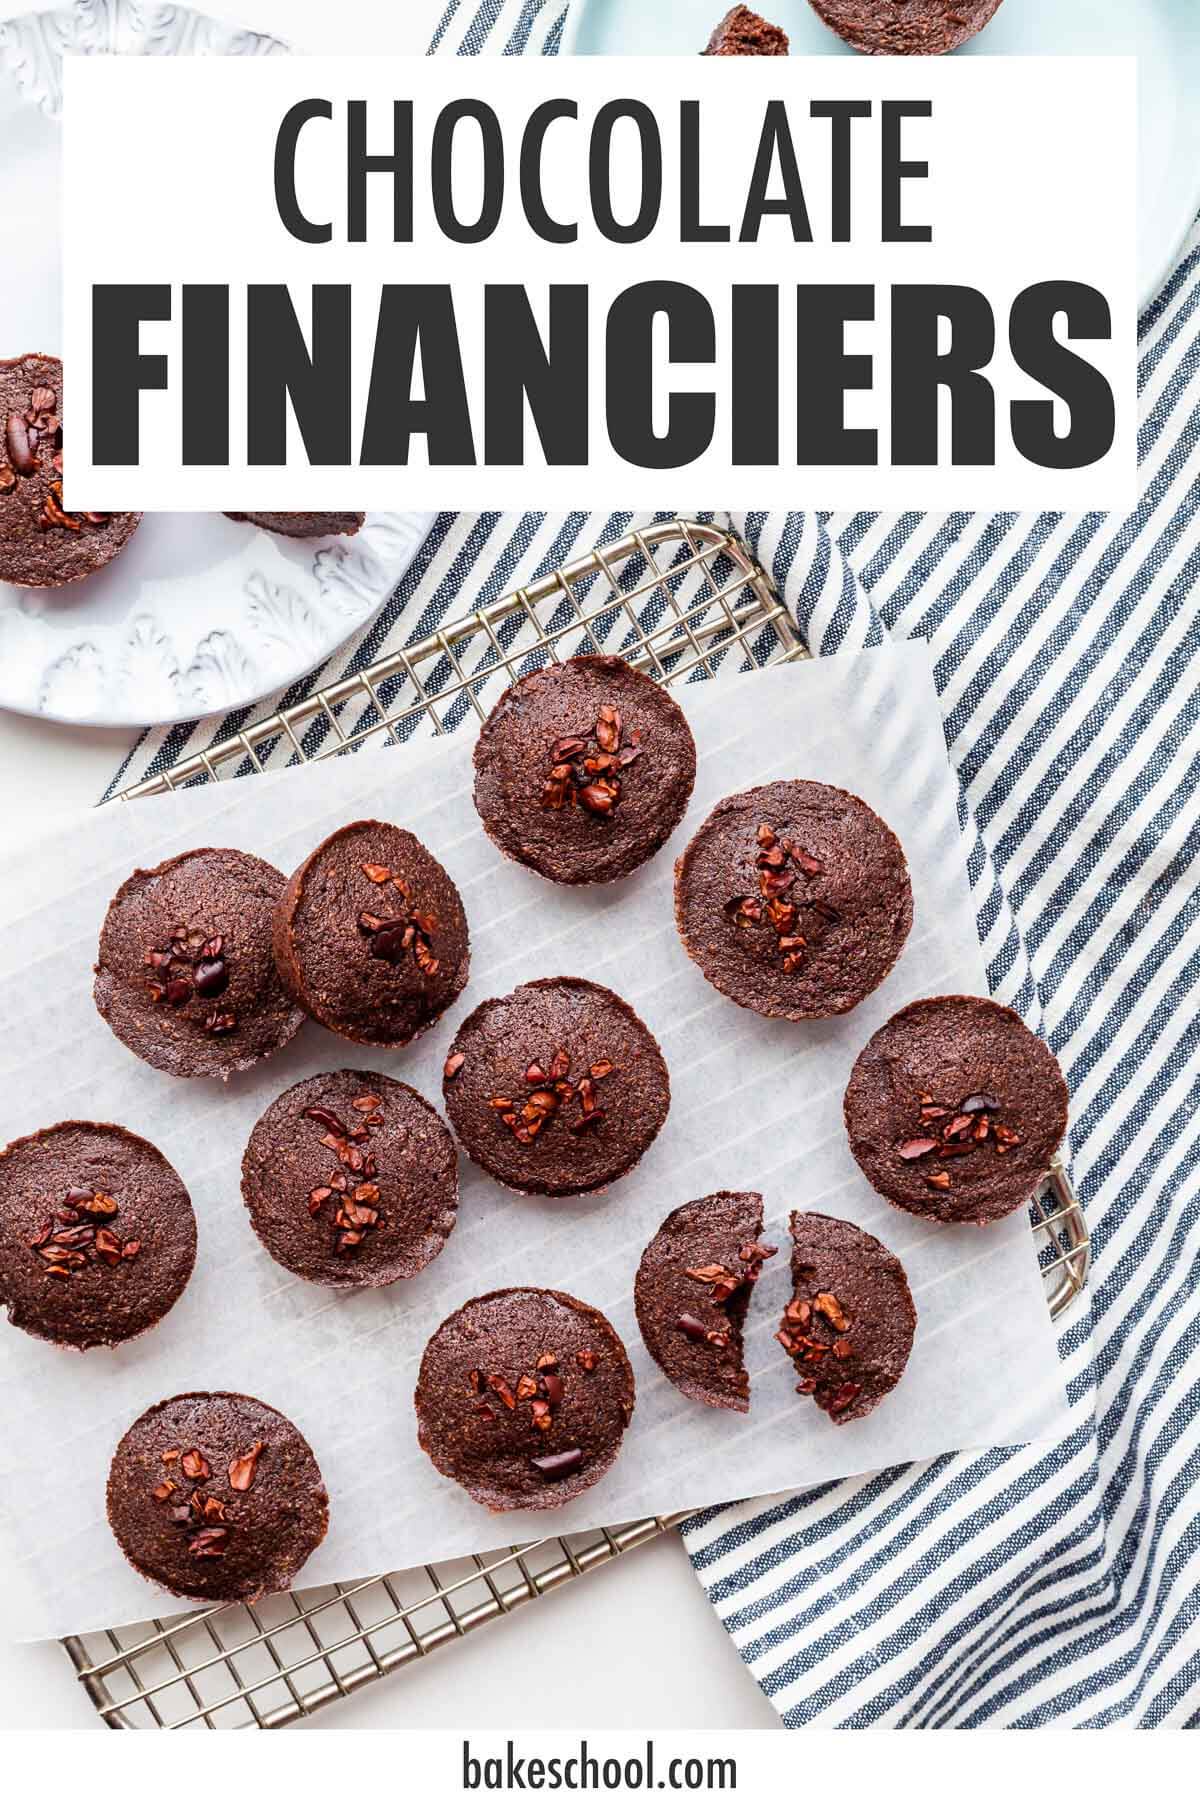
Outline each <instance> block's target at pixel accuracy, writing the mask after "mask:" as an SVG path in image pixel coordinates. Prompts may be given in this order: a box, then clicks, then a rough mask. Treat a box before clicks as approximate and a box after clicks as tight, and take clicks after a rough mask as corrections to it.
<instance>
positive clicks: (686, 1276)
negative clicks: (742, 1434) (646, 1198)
mask: <svg viewBox="0 0 1200 1800" xmlns="http://www.w3.org/2000/svg"><path fill="white" fill-rule="evenodd" d="M762 1212H763V1207H762V1195H761V1194H753V1193H732V1192H728V1191H724V1192H721V1193H717V1194H705V1195H704V1197H703V1198H702V1199H700V1200H689V1201H688V1202H687V1203H686V1204H685V1205H683V1206H677V1207H676V1208H675V1210H674V1212H671V1213H668V1214H667V1217H666V1218H665V1219H664V1220H663V1222H662V1224H661V1225H660V1226H659V1229H658V1231H657V1232H656V1233H655V1235H654V1237H653V1238H651V1240H650V1242H649V1244H647V1246H646V1248H645V1250H644V1252H643V1254H642V1260H641V1262H640V1263H639V1265H638V1272H637V1278H636V1280H635V1282H634V1305H635V1307H636V1310H637V1321H638V1325H639V1326H640V1328H641V1333H642V1338H643V1340H644V1341H645V1345H646V1348H647V1350H649V1352H650V1354H651V1356H652V1357H653V1358H654V1360H655V1362H656V1363H657V1364H658V1366H659V1368H660V1369H661V1370H662V1372H663V1374H664V1375H665V1376H666V1377H667V1379H668V1380H669V1381H671V1382H673V1383H674V1384H675V1386H676V1387H677V1388H678V1389H679V1391H680V1393H682V1394H686V1395H687V1397H688V1399H689V1400H702V1401H703V1402H704V1404H705V1405H706V1406H718V1407H726V1408H728V1409H729V1410H730V1411H733V1412H743V1413H744V1412H749V1410H750V1377H749V1375H748V1374H747V1372H746V1367H745V1363H744V1360H743V1346H742V1329H743V1326H744V1325H745V1321H746V1311H747V1308H748V1306H749V1304H750V1295H751V1292H752V1290H753V1287H754V1284H755V1282H756V1281H757V1280H758V1277H759V1275H760V1274H761V1272H762V1266H763V1263H764V1262H765V1261H766V1260H767V1258H768V1257H770V1256H774V1255H775V1250H776V1246H775V1245H774V1244H763V1243H760V1242H759V1238H760V1236H761V1234H762Z"/></svg>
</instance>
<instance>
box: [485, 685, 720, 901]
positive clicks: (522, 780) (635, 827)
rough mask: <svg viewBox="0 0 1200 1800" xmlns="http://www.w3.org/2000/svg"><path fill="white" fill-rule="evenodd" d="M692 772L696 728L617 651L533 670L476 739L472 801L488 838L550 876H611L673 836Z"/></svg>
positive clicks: (499, 705)
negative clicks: (618, 654) (473, 800)
mask: <svg viewBox="0 0 1200 1800" xmlns="http://www.w3.org/2000/svg"><path fill="white" fill-rule="evenodd" d="M695 779H696V745H695V742H694V740H693V738H692V732H691V727H690V726H689V725H688V722H687V720H686V719H685V717H684V715H683V713H682V712H681V711H680V709H679V707H678V706H677V705H676V703H675V701H674V700H673V699H672V698H671V696H670V694H668V693H667V691H666V689H665V688H664V687H662V686H660V684H659V683H658V682H657V681H651V679H650V677H649V676H648V675H640V674H639V673H638V671H637V670H636V669H632V668H630V666H629V664H628V663H627V662H625V661H623V660H622V658H621V657H619V656H576V657H572V659H571V660H570V661H569V662H565V663H552V664H550V665H549V667H547V668H545V669H535V670H534V671H533V673H532V674H530V675H526V676H524V677H523V678H522V680H520V681H518V682H517V683H516V685H515V687H511V688H509V690H508V691H507V693H505V694H503V695H502V696H501V698H500V699H499V701H498V702H497V703H496V706H495V707H494V709H493V711H492V714H491V717H490V718H489V719H488V721H487V723H486V724H485V726H484V727H483V730H482V731H481V732H480V734H479V739H478V741H477V743H476V745H475V806H476V809H477V810H478V813H479V817H480V818H481V820H482V821H483V827H484V830H485V831H486V832H487V834H488V836H489V837H490V838H491V839H492V841H493V843H495V844H496V845H498V847H499V848H500V849H501V850H502V851H503V852H504V854H505V855H506V856H509V857H511V858H512V859H513V860H514V862H519V863H524V864H525V865H526V867H527V868H530V869H534V870H536V872H537V873H538V874H539V875H544V876H545V877H546V878H547V880H549V881H561V882H568V883H578V882H591V881H615V880H617V879H618V878H619V877H620V876H622V875H628V874H630V873H631V872H632V871H633V870H634V869H636V868H639V867H640V866H641V864H642V863H644V862H646V861H648V859H649V858H650V857H652V856H653V855H654V853H655V851H656V850H659V849H661V847H662V845H663V844H665V843H666V841H667V839H668V838H669V837H670V835H671V833H672V832H673V831H674V829H675V827H676V826H677V825H678V823H679V821H680V819H682V817H683V815H684V811H685V810H686V807H687V803H688V799H689V797H690V795H691V792H692V784H693V782H694V781H695Z"/></svg>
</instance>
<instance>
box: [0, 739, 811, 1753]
mask: <svg viewBox="0 0 1200 1800" xmlns="http://www.w3.org/2000/svg"><path fill="white" fill-rule="evenodd" d="M130 742H131V739H130V738H129V737H128V736H127V735H126V734H124V733H120V732H106V731H90V730H79V729H73V728H69V727H64V726H59V725H48V724H45V723H43V722H41V721H39V720H36V719H23V718H17V717H15V716H13V715H12V714H0V818H2V819H3V820H4V824H5V829H6V830H7V831H9V832H10V833H15V832H21V831H27V832H29V833H30V835H31V836H36V832H37V825H38V821H39V820H42V819H46V818H48V817H49V816H51V815H52V814H57V813H61V812H63V811H70V810H73V809H76V808H78V807H81V806H90V805H92V804H94V802H95V801H96V799H97V798H98V796H99V795H100V793H101V792H102V791H103V789H104V787H105V785H106V784H107V782H108V780H109V779H110V777H111V776H112V774H113V771H114V770H115V769H116V767H117V765H118V763H119V762H120V760H121V757H122V756H123V755H124V753H125V750H126V749H127V747H128V744H129V743H130ZM0 1329H5V1327H4V1326H3V1325H2V1324H0ZM3 1637H4V1632H3V1602H2V1601H0V1730H3V1729H5V1728H9V1729H15V1728H17V1727H29V1728H33V1727H47V1726H75V1727H78V1728H81V1729H86V1728H87V1727H89V1726H91V1727H94V1728H96V1729H100V1726H99V1722H98V1720H97V1719H96V1717H95V1714H94V1713H93V1711H92V1708H91V1705H90V1703H89V1701H88V1700H87V1698H86V1696H85V1695H84V1694H83V1693H82V1692H81V1691H79V1689H78V1688H77V1686H76V1684H75V1683H74V1681H73V1679H72V1675H71V1670H70V1667H69V1665H68V1663H67V1660H66V1657H65V1655H64V1653H63V1651H62V1650H61V1649H59V1647H58V1646H57V1645H56V1644H38V1645H14V1644H10V1643H7V1642H5V1641H3ZM547 1669H559V1670H571V1671H575V1672H576V1673H577V1679H572V1680H569V1681H560V1682H556V1684H555V1702H554V1719H553V1721H552V1723H553V1724H554V1725H555V1726H556V1727H558V1728H563V1729H574V1728H577V1727H578V1728H589V1729H593V1730H595V1729H598V1728H600V1727H605V1726H607V1727H611V1728H613V1729H618V1728H622V1727H628V1728H638V1729H640V1728H658V1729H661V1730H667V1729H670V1728H672V1727H674V1728H679V1729H697V1728H701V1727H712V1728H718V1727H725V1728H728V1729H738V1728H742V1729H749V1728H753V1727H756V1726H757V1727H762V1726H770V1725H775V1724H777V1723H778V1721H777V1719H776V1715H775V1713H774V1711H773V1709H772V1708H771V1706H770V1705H769V1704H768V1702H767V1701H766V1700H765V1699H764V1698H763V1696H762V1694H761V1693H760V1692H759V1690H758V1688H757V1687H756V1686H755V1684H754V1682H753V1681H752V1680H751V1678H750V1676H749V1675H748V1674H747V1673H746V1671H745V1670H744V1669H743V1667H742V1665H741V1663H740V1661H739V1659H738V1656H737V1653H736V1652H735V1651H734V1649H733V1647H732V1646H731V1644H730V1642H729V1640H728V1638H727V1637H726V1635H725V1632H724V1631H723V1629H722V1628H721V1626H720V1625H719V1624H718V1622H717V1619H716V1617H715V1615H714V1613H713V1612H712V1610H711V1608H710V1607H709V1605H708V1602H707V1600H706V1599H705V1598H704V1595H703V1593H702V1592H701V1589H700V1586H699V1583H698V1582H697V1581H696V1579H695V1577H694V1576H693V1574H692V1572H691V1570H690V1568H689V1567H688V1563H687V1558H686V1556H685V1555H684V1552H683V1548H682V1546H681V1545H680V1543H679V1541H678V1539H677V1538H676V1537H675V1536H674V1535H673V1534H672V1535H671V1536H669V1537H667V1538H664V1539H660V1540H659V1541H657V1542H655V1543H651V1544H647V1545H645V1546H644V1547H643V1548H642V1549H640V1550H635V1551H632V1552H630V1554H629V1556H628V1558H627V1559H623V1560H622V1561H621V1562H620V1563H618V1564H616V1565H615V1566H613V1567H611V1568H601V1569H596V1570H594V1571H593V1572H592V1573H590V1574H588V1575H585V1576H583V1577H581V1578H580V1579H578V1580H576V1581H573V1582H570V1583H569V1584H568V1585H567V1586H566V1587H564V1588H562V1589H561V1590H559V1591H558V1592H557V1593H555V1594H552V1595H548V1596H547V1597H546V1598H545V1599H544V1600H540V1601H538V1602H536V1603H535V1604H533V1605H531V1606H527V1607H525V1608H523V1609H522V1610H521V1611H520V1612H518V1613H516V1614H515V1615H514V1616H513V1617H512V1618H511V1619H506V1620H498V1621H497V1622H496V1623H494V1624H492V1625H488V1626H485V1627H483V1629H482V1630H480V1631H478V1632H477V1633H476V1634H475V1635H474V1636H473V1637H472V1638H469V1639H468V1640H467V1641H466V1642H464V1643H460V1644H453V1645H449V1646H447V1647H446V1649H444V1650H442V1651H439V1652H438V1653H437V1654H436V1655H435V1656H432V1657H431V1658H430V1659H429V1661H428V1662H426V1663H422V1664H418V1665H416V1666H415V1667H410V1668H409V1669H407V1670H404V1671H402V1672H401V1673H399V1674H396V1675H394V1676H392V1677H391V1678H390V1679H388V1680H385V1681H382V1682H380V1683H378V1684H377V1685H376V1686H375V1687H373V1688H368V1689H366V1690H364V1692H362V1693H361V1694H358V1695H356V1696H355V1697H354V1698H353V1699H352V1700H346V1701H341V1702H339V1703H338V1704H337V1705H335V1706H332V1707H329V1708H328V1709H327V1710H326V1711H325V1712H323V1713H322V1714H321V1716H320V1721H319V1723H320V1725H321V1726H323V1727H329V1728H348V1727H352V1726H403V1725H420V1726H425V1727H446V1728H454V1727H458V1726H462V1727H470V1728H474V1729H477V1730H483V1729H485V1728H487V1727H491V1728H493V1729H496V1730H504V1729H506V1728H507V1729H511V1730H514V1731H515V1730H519V1729H523V1728H524V1729H530V1730H535V1729H538V1728H544V1727H545V1726H546V1725H547V1723H548V1721H547V1718H546V1708H545V1673H546V1670H547Z"/></svg>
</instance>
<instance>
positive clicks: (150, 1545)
mask: <svg viewBox="0 0 1200 1800" xmlns="http://www.w3.org/2000/svg"><path fill="white" fill-rule="evenodd" d="M108 1522H109V1524H110V1525H111V1527H112V1529H113V1534H114V1536H115V1537H116V1540H117V1542H118V1543H119V1544H120V1546H121V1549H122V1550H123V1551H124V1552H125V1555H126V1556H127V1558H128V1559H129V1561H130V1562H131V1563H132V1564H133V1566H134V1568H135V1569H137V1571H138V1573H139V1574H141V1575H145V1576H146V1577H147V1579H148V1580H150V1581H156V1582H157V1583H158V1585H159V1586H160V1587H164V1588H166V1589H167V1591H168V1593H171V1594H182V1595H184V1596H186V1597H187V1598H188V1599H191V1600H257V1599H258V1598H259V1597H260V1596H261V1595H263V1594H267V1593H275V1592H277V1591H278V1590H279V1589H281V1588H287V1587H290V1586H291V1584H292V1582H293V1580H294V1579H295V1577H296V1576H297V1575H298V1574H299V1572H300V1570H301V1569H302V1568H303V1567H304V1564H305V1563H306V1562H307V1561H308V1559H309V1557H310V1556H311V1555H312V1553H313V1551H314V1550H315V1549H316V1548H317V1545H318V1544H319V1543H320V1542H321V1539H322V1538H323V1537H324V1536H325V1532H326V1528H327V1527H328V1524H329V1496H328V1494H327V1493H326V1492H325V1484H324V1482H323V1481H322V1480H321V1471H320V1469H319V1468H318V1467H317V1463H316V1458H315V1457H314V1456H313V1453H312V1451H311V1450H310V1449H309V1447H308V1444H307V1443H306V1441H305V1440H304V1438H303V1437H302V1436H301V1435H300V1433H299V1432H298V1431H297V1429H296V1427H295V1426H294V1425H293V1424H292V1422H291V1420H290V1419H285V1418H284V1416H283V1414H282V1413H280V1412H276V1411H275V1408H274V1407H273V1406H267V1405H265V1404H264V1402H263V1401H261V1400H253V1399H251V1398H250V1397H249V1396H248V1395H246V1394H222V1393H216V1394H176V1395H175V1396H174V1398H173V1399H170V1400H160V1401H159V1402H158V1404H157V1406H152V1407H151V1408H150V1409H149V1411H148V1412H144V1413H143V1414H142V1416H141V1418H140V1419H137V1420H135V1422H134V1423H133V1424H132V1425H131V1426H130V1427H129V1430H128V1431H127V1432H126V1433H125V1436H124V1437H123V1438H122V1439H121V1442H120V1443H119V1444H118V1445H117V1450H116V1455H115V1456H114V1457H113V1460H112V1467H111V1469H110V1470H109V1476H108Z"/></svg>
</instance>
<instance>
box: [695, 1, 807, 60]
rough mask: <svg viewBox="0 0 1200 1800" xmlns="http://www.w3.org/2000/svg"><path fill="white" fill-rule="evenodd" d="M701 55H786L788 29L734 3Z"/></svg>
mask: <svg viewBox="0 0 1200 1800" xmlns="http://www.w3.org/2000/svg"><path fill="white" fill-rule="evenodd" d="M700 54H701V55H702V56H786V55H787V54H788V37H787V32H786V31H782V30H781V29H780V28H779V26H778V25H771V24H768V22H767V20H766V19H764V18H763V16H762V14H761V13H756V12H752V11H751V9H750V7H748V6H731V7H730V9H729V11H728V12H727V13H726V14H725V17H724V18H723V19H722V20H720V22H719V23H718V24H717V25H715V26H714V27H713V33H712V36H711V37H710V38H709V40H708V43H707V45H706V47H705V48H704V49H703V50H702V51H701V52H700Z"/></svg>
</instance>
